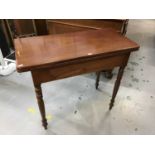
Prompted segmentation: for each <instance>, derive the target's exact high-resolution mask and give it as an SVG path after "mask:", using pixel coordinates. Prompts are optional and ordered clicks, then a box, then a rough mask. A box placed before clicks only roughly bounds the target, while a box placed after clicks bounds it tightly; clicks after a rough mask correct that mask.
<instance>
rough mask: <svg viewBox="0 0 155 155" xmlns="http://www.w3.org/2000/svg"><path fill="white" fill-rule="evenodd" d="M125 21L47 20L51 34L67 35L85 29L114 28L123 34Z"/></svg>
mask: <svg viewBox="0 0 155 155" xmlns="http://www.w3.org/2000/svg"><path fill="white" fill-rule="evenodd" d="M124 22H125V20H112V19H109V20H105V19H59V20H47V25H48V30H49V33H51V34H53V33H54V34H55V33H66V32H73V31H79V30H85V29H99V28H113V29H115V30H117V31H119V32H122V29H123V26H124Z"/></svg>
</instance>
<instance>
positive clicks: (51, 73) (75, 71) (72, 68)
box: [31, 54, 128, 84]
mask: <svg viewBox="0 0 155 155" xmlns="http://www.w3.org/2000/svg"><path fill="white" fill-rule="evenodd" d="M127 58H128V55H126V54H123V55H118V56H111V57H106V58H99V59H95V60H88V61H85V62H80V63H78V62H77V63H72V64H65V65H62V66H59V67H56V68H42V69H36V70H33V71H31V73H32V78H33V82H34V84H41V83H45V82H49V81H53V80H58V79H63V78H67V77H72V76H76V75H80V74H84V73H90V72H96V71H101V70H109V69H113V68H114V67H117V66H122V65H124V64H125V63H127V62H126V61H127Z"/></svg>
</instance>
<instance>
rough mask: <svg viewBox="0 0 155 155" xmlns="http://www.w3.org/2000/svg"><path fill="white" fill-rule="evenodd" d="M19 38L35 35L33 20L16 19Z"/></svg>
mask: <svg viewBox="0 0 155 155" xmlns="http://www.w3.org/2000/svg"><path fill="white" fill-rule="evenodd" d="M14 24H15V28H16V34H17V36H20V35H27V34H33V33H35V30H34V25H33V21H32V19H14Z"/></svg>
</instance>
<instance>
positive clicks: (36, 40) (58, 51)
mask: <svg viewBox="0 0 155 155" xmlns="http://www.w3.org/2000/svg"><path fill="white" fill-rule="evenodd" d="M137 48H138V45H137V44H136V43H134V42H132V41H130V40H129V39H127V38H125V37H123V36H122V35H120V34H119V33H117V32H116V31H114V30H112V29H105V30H89V31H83V32H75V33H68V34H60V35H47V36H38V37H29V38H18V39H15V49H16V58H17V70H18V71H19V72H20V71H29V70H33V69H36V68H40V67H41V68H43V67H44V66H45V67H51V66H55V65H56V64H60V62H66V61H67V62H69V61H72V60H77V59H85V58H86V59H88V58H92V57H93V58H94V57H96V56H103V54H104V57H105V56H108V55H111V54H115V53H117V54H118V53H121V52H123V54H124V53H128V52H130V51H131V50H136V49H137Z"/></svg>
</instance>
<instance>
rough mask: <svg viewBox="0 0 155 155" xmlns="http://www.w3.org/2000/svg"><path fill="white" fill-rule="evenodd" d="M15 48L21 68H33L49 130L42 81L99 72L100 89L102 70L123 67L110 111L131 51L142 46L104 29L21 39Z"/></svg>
mask: <svg viewBox="0 0 155 155" xmlns="http://www.w3.org/2000/svg"><path fill="white" fill-rule="evenodd" d="M15 47H16V57H17V69H18V71H19V72H23V71H31V74H32V79H33V83H34V87H35V92H36V98H37V101H38V106H39V110H40V114H41V118H42V125H43V127H44V128H45V129H47V119H46V112H45V105H44V101H43V94H42V89H41V84H42V83H45V82H49V81H53V80H58V79H62V78H67V77H71V76H75V75H80V74H84V73H90V72H98V76H97V77H98V78H97V81H96V88H97V87H98V85H99V74H100V71H101V70H110V69H112V68H114V67H120V69H119V73H118V76H117V80H116V82H115V86H114V90H113V95H112V99H111V102H110V105H109V109H110V110H111V109H112V107H113V105H114V101H115V97H116V95H117V92H118V89H119V86H120V82H121V79H122V76H123V71H124V69H125V66H126V65H127V62H128V59H129V56H130V53H131V52H133V51H135V50H138V48H139V45H137V44H136V43H135V42H133V41H131V40H129V39H128V38H126V37H124V36H122V35H121V34H120V33H118V32H116V31H115V30H112V29H105V30H88V31H83V32H74V33H70V34H60V35H49V36H42V37H30V38H23V39H21V38H20V39H16V40H15Z"/></svg>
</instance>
